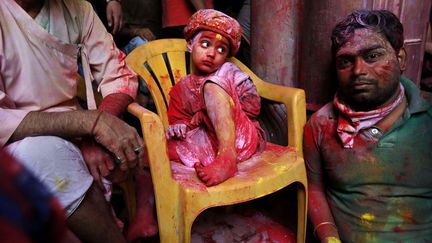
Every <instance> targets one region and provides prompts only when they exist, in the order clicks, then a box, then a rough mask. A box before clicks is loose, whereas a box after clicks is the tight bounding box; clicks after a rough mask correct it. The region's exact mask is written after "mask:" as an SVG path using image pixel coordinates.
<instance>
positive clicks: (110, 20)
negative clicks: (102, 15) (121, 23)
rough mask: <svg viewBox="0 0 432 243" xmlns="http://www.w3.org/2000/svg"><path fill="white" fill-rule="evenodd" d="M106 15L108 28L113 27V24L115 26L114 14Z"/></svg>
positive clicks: (108, 12) (108, 13)
mask: <svg viewBox="0 0 432 243" xmlns="http://www.w3.org/2000/svg"><path fill="white" fill-rule="evenodd" d="M106 15H107V21H108V26H109V27H112V24H113V15H112V12H111V11H107V13H106Z"/></svg>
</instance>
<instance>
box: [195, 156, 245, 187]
mask: <svg viewBox="0 0 432 243" xmlns="http://www.w3.org/2000/svg"><path fill="white" fill-rule="evenodd" d="M195 171H196V173H197V175H198V177H199V178H200V180H201V181H202V182H203V183H204V184H205V185H206V186H214V185H217V184H220V183H222V182H224V181H226V180H227V179H229V178H231V177H233V176H234V174H235V173H236V172H237V160H236V156H235V153H225V154H223V155H218V156H217V158H216V159H215V161H213V163H211V164H209V165H207V166H204V165H203V164H201V163H196V164H195Z"/></svg>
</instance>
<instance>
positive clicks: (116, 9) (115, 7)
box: [106, 1, 123, 35]
mask: <svg viewBox="0 0 432 243" xmlns="http://www.w3.org/2000/svg"><path fill="white" fill-rule="evenodd" d="M106 16H107V20H108V26H109V27H111V33H112V34H113V35H115V34H117V33H118V32H119V31H120V29H121V28H122V26H123V10H122V7H121V4H120V3H119V2H117V1H109V2H108V3H107V8H106Z"/></svg>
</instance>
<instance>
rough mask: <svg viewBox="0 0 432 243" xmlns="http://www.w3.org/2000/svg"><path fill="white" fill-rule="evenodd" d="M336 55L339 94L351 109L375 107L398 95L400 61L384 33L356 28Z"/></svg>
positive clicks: (362, 109) (358, 109)
mask: <svg viewBox="0 0 432 243" xmlns="http://www.w3.org/2000/svg"><path fill="white" fill-rule="evenodd" d="M335 58H336V72H337V76H338V81H339V90H338V95H339V98H340V99H341V100H342V101H343V102H344V103H346V104H347V105H348V106H350V107H351V108H352V109H354V110H356V111H368V110H372V109H376V108H379V107H380V106H383V105H386V104H387V103H389V102H390V101H391V100H392V98H393V97H394V96H396V95H397V92H398V90H399V78H400V73H401V69H400V66H399V60H398V56H397V53H396V51H395V50H394V49H393V48H392V46H391V45H390V43H389V42H388V41H387V40H386V38H385V37H384V36H383V35H381V34H379V33H377V32H374V31H372V30H370V29H357V30H355V32H354V35H353V36H352V37H351V38H350V39H349V40H348V41H347V43H345V44H344V45H343V46H342V47H341V48H340V49H339V50H338V51H337V52H336V56H335Z"/></svg>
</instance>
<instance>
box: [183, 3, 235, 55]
mask: <svg viewBox="0 0 432 243" xmlns="http://www.w3.org/2000/svg"><path fill="white" fill-rule="evenodd" d="M201 30H209V31H213V32H216V33H219V34H221V35H223V36H225V38H227V39H228V41H229V42H230V48H231V51H230V55H231V56H234V55H235V54H236V53H237V51H238V49H239V48H240V40H241V27H240V24H239V23H238V22H237V20H235V19H233V18H231V17H230V16H228V15H226V14H224V13H222V12H219V11H217V10H214V9H201V10H198V11H197V12H196V13H194V14H193V15H192V16H191V17H190V19H189V23H188V24H187V25H186V27H185V28H184V30H183V33H184V35H185V39H186V40H187V41H189V40H190V39H191V38H192V37H194V35H195V34H196V33H198V31H201Z"/></svg>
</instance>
